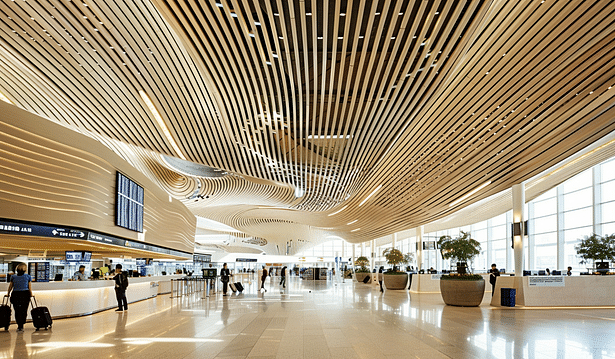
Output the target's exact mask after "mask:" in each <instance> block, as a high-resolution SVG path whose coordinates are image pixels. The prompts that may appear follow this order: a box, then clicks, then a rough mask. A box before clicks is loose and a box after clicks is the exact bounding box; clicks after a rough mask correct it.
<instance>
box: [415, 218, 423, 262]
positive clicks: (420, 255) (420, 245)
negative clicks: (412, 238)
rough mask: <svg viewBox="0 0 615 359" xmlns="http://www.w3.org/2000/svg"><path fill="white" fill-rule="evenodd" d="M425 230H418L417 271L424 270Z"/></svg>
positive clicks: (421, 227) (420, 228) (421, 228)
mask: <svg viewBox="0 0 615 359" xmlns="http://www.w3.org/2000/svg"><path fill="white" fill-rule="evenodd" d="M424 230H425V228H424V227H423V226H419V227H417V229H416V244H417V246H418V249H417V250H416V267H417V270H421V269H423V231H424Z"/></svg>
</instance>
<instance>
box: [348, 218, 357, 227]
mask: <svg viewBox="0 0 615 359" xmlns="http://www.w3.org/2000/svg"><path fill="white" fill-rule="evenodd" d="M358 221H359V220H358V219H355V220H354V221H352V222H348V223H346V225H348V226H349V225H351V224H353V223H357V222H358Z"/></svg>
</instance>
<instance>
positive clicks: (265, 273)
mask: <svg viewBox="0 0 615 359" xmlns="http://www.w3.org/2000/svg"><path fill="white" fill-rule="evenodd" d="M265 279H267V267H265V266H263V274H262V275H261V289H262V290H264V291H265V292H266V291H267V289H265Z"/></svg>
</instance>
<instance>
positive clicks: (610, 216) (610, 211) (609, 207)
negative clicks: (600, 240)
mask: <svg viewBox="0 0 615 359" xmlns="http://www.w3.org/2000/svg"><path fill="white" fill-rule="evenodd" d="M601 207H602V211H601V212H602V220H601V221H600V222H602V223H605V222H613V221H615V201H614V202H608V203H603V204H602V205H601Z"/></svg>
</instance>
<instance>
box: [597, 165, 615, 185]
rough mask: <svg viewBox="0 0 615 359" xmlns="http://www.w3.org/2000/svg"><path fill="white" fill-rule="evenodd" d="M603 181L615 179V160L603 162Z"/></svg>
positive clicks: (601, 172) (601, 171) (601, 170)
mask: <svg viewBox="0 0 615 359" xmlns="http://www.w3.org/2000/svg"><path fill="white" fill-rule="evenodd" d="M600 174H601V177H602V178H601V182H606V181H610V180H614V179H615V160H611V161H609V162H606V163H603V164H602V165H601V168H600Z"/></svg>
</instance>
